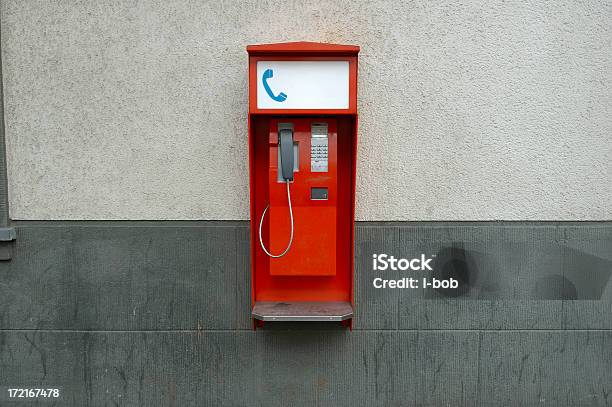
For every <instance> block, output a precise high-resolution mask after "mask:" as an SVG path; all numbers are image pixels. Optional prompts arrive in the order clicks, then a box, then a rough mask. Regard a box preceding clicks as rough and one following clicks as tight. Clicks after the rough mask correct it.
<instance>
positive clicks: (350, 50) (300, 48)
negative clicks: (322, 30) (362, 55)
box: [247, 41, 359, 55]
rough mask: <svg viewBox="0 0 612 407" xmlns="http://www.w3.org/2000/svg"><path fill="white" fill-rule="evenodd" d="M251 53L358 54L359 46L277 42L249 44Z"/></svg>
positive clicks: (248, 50) (248, 47)
mask: <svg viewBox="0 0 612 407" xmlns="http://www.w3.org/2000/svg"><path fill="white" fill-rule="evenodd" d="M247 52H248V53H249V55H270V54H285V55H287V54H302V55H304V54H310V55H315V54H318V55H321V54H328V55H357V54H358V53H359V46H357V45H341V44H326V43H321V42H307V41H299V42H281V43H277V44H258V45H248V46H247Z"/></svg>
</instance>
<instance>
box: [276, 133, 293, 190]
mask: <svg viewBox="0 0 612 407" xmlns="http://www.w3.org/2000/svg"><path fill="white" fill-rule="evenodd" d="M291 127H293V126H291ZM291 127H289V126H287V127H285V126H282V127H281V126H280V125H279V129H278V150H279V154H280V162H281V176H282V178H283V181H293V128H291Z"/></svg>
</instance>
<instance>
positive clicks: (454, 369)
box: [0, 222, 612, 407]
mask: <svg viewBox="0 0 612 407" xmlns="http://www.w3.org/2000/svg"><path fill="white" fill-rule="evenodd" d="M14 226H15V227H16V229H17V234H18V236H17V240H16V241H15V242H13V243H12V245H13V247H12V251H13V260H12V261H10V262H2V263H0V390H1V389H3V387H2V386H16V387H19V386H20V387H25V386H34V385H48V386H61V387H62V388H63V390H62V391H63V399H62V400H61V401H60V403H59V404H57V405H67V406H106V405H109V406H110V405H125V406H133V405H143V406H186V405H205V406H275V405H278V406H294V405H299V406H302V405H303V406H312V405H318V406H353V407H354V406H411V405H419V406H424V405H431V406H438V405H450V406H455V405H465V406H473V405H512V406H514V405H528V406H531V405H534V406H535V405H545V406H558V405H567V406H574V405H578V406H580V405H584V406H609V405H612V282H610V275H611V274H612V224H611V223H610V222H599V223H597V222H589V223H533V222H530V223H486V222H483V223H479V222H474V223H465V222H464V223H439V222H436V223H358V224H357V236H356V238H357V239H356V240H357V241H356V265H357V269H356V272H355V284H356V306H357V309H356V320H355V327H354V328H355V329H354V330H353V331H352V332H350V331H347V330H343V329H340V328H338V327H336V326H333V327H332V326H327V325H303V324H301V325H300V324H298V325H273V326H269V327H267V328H266V329H263V330H258V331H256V332H254V331H252V330H251V322H250V318H249V311H250V310H249V307H250V281H249V241H248V237H249V233H248V224H247V223H246V222H99V223H91V222H82V223H81V222H20V223H16V224H15V225H14ZM374 253H388V254H394V255H396V256H399V257H417V256H419V255H420V254H421V253H424V254H426V255H428V256H429V255H435V264H434V271H433V272H430V274H429V275H430V276H431V275H433V276H437V277H449V276H451V277H455V278H458V279H460V280H461V281H462V282H464V286H463V287H462V288H461V289H460V290H456V291H454V292H447V291H444V290H410V289H403V290H402V289H396V290H389V289H384V290H383V289H375V288H373V286H372V279H373V278H374V277H378V276H381V277H384V278H399V277H403V276H405V275H406V272H389V271H385V272H378V271H373V270H372V266H371V261H372V254H374ZM3 391H5V390H3ZM3 397H4V395H3V394H0V405H1V406H4V405H5V404H6V405H8V406H12V405H20V404H19V403H16V402H14V401H11V402H8V401H6V400H5V398H3ZM39 404H40V405H47V404H44V402H42V401H41V402H40V403H39ZM22 405H36V404H35V403H34V404H33V403H32V402H25V403H24V404H22ZM49 405H50V404H49Z"/></svg>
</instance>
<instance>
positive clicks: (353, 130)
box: [247, 42, 359, 327]
mask: <svg viewBox="0 0 612 407" xmlns="http://www.w3.org/2000/svg"><path fill="white" fill-rule="evenodd" d="M247 51H248V53H249V117H248V127H249V173H250V219H251V221H250V223H251V282H252V284H251V302H252V305H254V304H255V302H256V301H262V300H267V301H274V300H276V301H291V300H293V301H338V300H343V301H350V302H351V303H352V304H353V307H354V305H355V304H354V267H355V265H354V245H355V243H354V242H355V228H354V223H355V222H354V221H355V178H356V159H357V54H358V52H359V47H357V46H352V45H336V44H319V43H309V42H295V43H282V44H264V45H250V46H248V47H247ZM261 60H266V61H272V60H276V61H278V60H282V61H324V60H334V61H348V62H349V108H348V109H258V108H257V79H258V78H257V61H261ZM280 117H283V118H285V119H288V120H290V119H294V120H298V119H301V120H306V121H308V120H312V119H314V118H322V120H324V118H333V119H335V120H336V123H337V137H338V157H337V160H338V161H337V162H338V200H339V202H338V211H344V214H346V212H347V211H348V212H350V214H349V215H350V216H345V215H344V216H342V217H340V216H339V217H338V219H339V220H338V236H337V244H343V243H344V244H346V243H345V242H346V241H347V240H348V247H346V246H342V249H338V250H339V252H338V253H340V256H339V257H338V258H337V259H336V262H337V263H336V264H337V267H338V275H337V276H333V277H328V276H325V277H300V276H297V277H296V276H289V277H279V276H276V277H272V276H270V275H269V258H267V257H263V256H262V253H258V244H259V237H258V227H259V224H258V222H259V217H260V216H261V212H262V210H263V207H265V205H266V202H267V200H268V199H269V193H270V191H269V185H268V181H269V180H268V171H269V168H268V166H269V156H268V154H269V145H268V142H269V139H268V135H269V133H270V131H271V130H272V126H273V123H275V119H277V118H280ZM264 139H265V140H264ZM340 219H341V220H340ZM347 222H349V223H350V224H346V223H347ZM272 279H274V281H273V282H272V283H271V280H272ZM256 326H257V325H256V323H254V327H256ZM349 326H351V324H350V323H349Z"/></svg>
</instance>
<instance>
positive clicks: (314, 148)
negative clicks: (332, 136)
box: [310, 137, 329, 172]
mask: <svg viewBox="0 0 612 407" xmlns="http://www.w3.org/2000/svg"><path fill="white" fill-rule="evenodd" d="M327 149H328V143H327V137H316V138H315V137H313V138H312V139H311V147H310V171H311V172H328V170H329V169H328V156H327Z"/></svg>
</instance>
